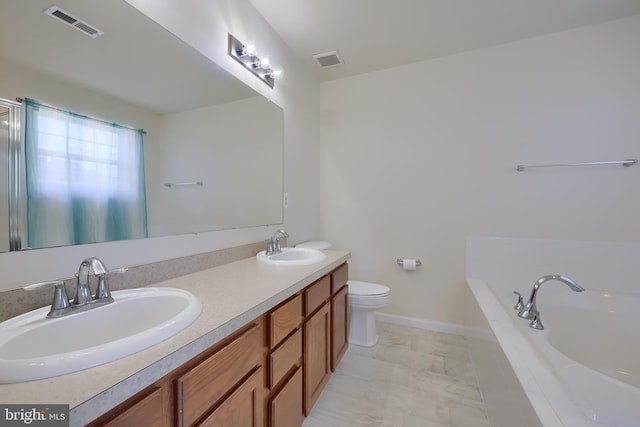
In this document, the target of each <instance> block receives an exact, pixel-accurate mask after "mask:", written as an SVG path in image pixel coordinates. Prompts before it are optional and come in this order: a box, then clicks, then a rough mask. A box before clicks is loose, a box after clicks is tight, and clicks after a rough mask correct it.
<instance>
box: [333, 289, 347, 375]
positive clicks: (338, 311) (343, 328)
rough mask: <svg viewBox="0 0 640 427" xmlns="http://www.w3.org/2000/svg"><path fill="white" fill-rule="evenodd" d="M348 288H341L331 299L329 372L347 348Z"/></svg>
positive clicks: (336, 364)
mask: <svg viewBox="0 0 640 427" xmlns="http://www.w3.org/2000/svg"><path fill="white" fill-rule="evenodd" d="M348 291H349V288H348V287H347V286H343V287H342V289H340V290H339V291H338V292H337V293H336V294H335V295H334V296H333V297H332V298H331V371H332V372H335V370H336V368H337V367H338V363H340V359H342V356H344V353H345V352H346V351H347V348H349V292H348Z"/></svg>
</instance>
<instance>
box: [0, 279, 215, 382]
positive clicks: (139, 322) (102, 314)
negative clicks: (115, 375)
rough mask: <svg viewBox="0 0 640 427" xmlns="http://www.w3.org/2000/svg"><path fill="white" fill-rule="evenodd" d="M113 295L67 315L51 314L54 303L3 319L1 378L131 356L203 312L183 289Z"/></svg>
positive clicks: (31, 376)
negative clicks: (101, 303)
mask: <svg viewBox="0 0 640 427" xmlns="http://www.w3.org/2000/svg"><path fill="white" fill-rule="evenodd" d="M111 295H112V296H113V298H114V300H115V301H114V302H113V303H111V304H108V305H105V306H101V307H97V308H94V309H92V310H88V311H83V312H78V313H74V314H71V315H68V316H65V317H60V318H56V319H47V318H46V315H47V313H48V311H49V309H50V307H42V308H39V309H37V310H33V311H30V312H28V313H25V314H22V315H20V316H16V317H14V318H12V319H9V320H7V321H5V322H2V323H0V383H3V384H6V383H16V382H22V381H31V380H38V379H43V378H49V377H55V376H58V375H63V374H68V373H71V372H76V371H80V370H83V369H87V368H91V367H93V366H97V365H102V364H104V363H108V362H111V361H114V360H117V359H120V358H123V357H125V356H129V355H131V354H133V353H137V352H138V351H140V350H144V349H145V348H148V347H151V346H152V345H155V344H157V343H159V342H161V341H164V340H166V339H167V338H170V337H172V336H173V335H176V334H177V333H178V332H180V331H182V330H183V329H185V328H186V327H187V326H189V325H190V324H191V323H193V321H194V320H196V319H197V318H198V316H199V315H200V312H201V311H202V305H201V304H200V301H198V299H197V298H196V297H195V296H194V295H192V294H191V293H189V292H187V291H184V290H182V289H174V288H138V289H128V290H122V291H114V292H112V293H111Z"/></svg>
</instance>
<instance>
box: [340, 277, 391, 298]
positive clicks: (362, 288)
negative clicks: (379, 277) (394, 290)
mask: <svg viewBox="0 0 640 427" xmlns="http://www.w3.org/2000/svg"><path fill="white" fill-rule="evenodd" d="M347 285H349V294H350V295H354V296H360V297H370V298H371V297H374V298H375V297H386V296H388V295H389V294H390V293H391V289H389V288H388V287H386V286H383V285H378V284H377V283H369V282H360V281H357V280H349V281H347Z"/></svg>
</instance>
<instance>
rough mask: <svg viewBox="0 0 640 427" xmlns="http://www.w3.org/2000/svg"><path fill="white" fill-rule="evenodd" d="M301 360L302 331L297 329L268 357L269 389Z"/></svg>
mask: <svg viewBox="0 0 640 427" xmlns="http://www.w3.org/2000/svg"><path fill="white" fill-rule="evenodd" d="M301 358H302V330H301V329H298V330H297V331H296V332H295V333H294V334H293V335H291V336H290V337H289V338H288V339H287V340H286V341H285V342H284V343H283V344H282V345H281V346H280V347H278V349H277V350H275V351H274V352H273V353H272V354H270V355H269V388H270V389H272V388H274V387H275V386H276V385H277V384H278V383H279V382H280V380H282V378H283V377H284V376H285V375H286V374H287V372H289V371H290V370H291V368H292V367H294V366H296V365H297V364H300V362H301Z"/></svg>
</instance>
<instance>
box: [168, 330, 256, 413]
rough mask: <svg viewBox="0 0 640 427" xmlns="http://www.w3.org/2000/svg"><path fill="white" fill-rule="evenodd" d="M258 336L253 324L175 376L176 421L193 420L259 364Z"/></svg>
mask: <svg viewBox="0 0 640 427" xmlns="http://www.w3.org/2000/svg"><path fill="white" fill-rule="evenodd" d="M261 338H262V335H261V328H260V327H259V326H258V325H255V324H254V325H252V327H251V328H250V329H248V330H247V331H245V332H244V333H243V334H241V335H240V336H239V337H237V338H236V339H235V340H234V341H232V342H230V343H229V344H227V345H226V346H224V347H222V348H221V349H220V350H218V351H217V352H216V353H214V354H212V355H211V356H210V357H208V358H207V359H206V360H204V361H203V362H201V363H200V364H198V365H197V366H195V367H194V368H193V369H191V370H190V371H189V372H187V373H186V374H184V375H182V376H180V377H179V378H178V379H177V381H176V382H177V387H178V388H177V398H178V422H179V425H181V426H188V425H191V424H193V423H194V422H195V421H197V420H198V418H200V417H201V416H202V415H203V414H205V413H206V412H207V411H208V410H209V409H210V408H211V407H213V406H214V405H215V404H216V403H217V402H218V401H219V400H220V398H221V397H223V396H224V395H225V394H227V393H228V392H229V391H231V390H232V389H233V388H234V387H235V386H236V384H238V383H239V382H240V381H241V380H242V378H243V377H245V376H246V375H247V374H248V373H249V372H251V371H252V370H253V369H254V368H255V367H256V366H258V365H260V363H261V362H260V359H261V354H262V352H261V351H260V349H261V348H262V344H261Z"/></svg>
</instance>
